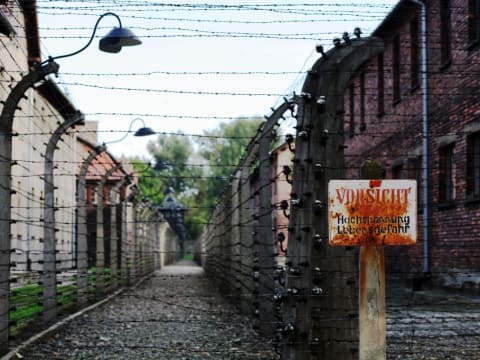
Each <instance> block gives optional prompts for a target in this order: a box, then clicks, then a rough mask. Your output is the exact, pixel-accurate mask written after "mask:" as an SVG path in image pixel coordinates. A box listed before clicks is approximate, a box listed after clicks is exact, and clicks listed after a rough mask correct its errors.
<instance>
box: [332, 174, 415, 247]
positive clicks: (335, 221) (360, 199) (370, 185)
mask: <svg viewBox="0 0 480 360" xmlns="http://www.w3.org/2000/svg"><path fill="white" fill-rule="evenodd" d="M328 216H329V241H330V245H339V246H362V245H411V244H415V243H416V241H417V183H416V181H415V180H331V181H330V182H329V183H328Z"/></svg>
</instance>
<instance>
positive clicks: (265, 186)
mask: <svg viewBox="0 0 480 360" xmlns="http://www.w3.org/2000/svg"><path fill="white" fill-rule="evenodd" d="M293 107H294V103H293V99H290V100H285V102H284V103H283V104H281V105H280V106H278V107H277V108H276V109H274V110H273V113H272V114H271V115H270V116H269V117H268V118H267V120H266V122H265V123H264V125H263V127H262V132H261V135H260V139H259V140H258V158H259V161H260V164H259V174H258V175H259V176H258V177H259V184H258V188H259V197H260V209H259V211H258V214H257V215H258V221H259V226H258V239H257V241H256V243H257V245H256V248H257V253H258V257H259V260H260V261H259V264H258V273H259V277H258V283H259V294H260V296H259V299H258V306H259V309H258V311H259V313H258V314H259V320H260V321H259V325H260V326H259V327H260V331H261V332H262V333H263V334H264V335H266V336H269V337H271V336H273V333H274V330H275V328H276V326H277V325H278V324H275V322H274V321H272V320H273V319H274V318H275V317H274V311H273V307H274V303H273V300H272V298H273V294H274V284H273V282H272V274H273V272H274V254H275V251H274V246H275V242H274V240H273V235H272V210H273V208H272V205H271V204H272V169H271V161H270V150H271V148H272V143H273V142H274V141H275V140H276V139H275V134H274V131H275V128H276V127H277V126H278V120H279V119H280V118H281V117H282V116H283V114H284V113H285V112H286V111H288V110H293Z"/></svg>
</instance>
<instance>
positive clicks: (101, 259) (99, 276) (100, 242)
mask: <svg viewBox="0 0 480 360" xmlns="http://www.w3.org/2000/svg"><path fill="white" fill-rule="evenodd" d="M121 167H122V166H121V165H120V164H118V165H115V166H112V167H111V168H110V169H108V171H107V172H106V173H105V174H104V175H103V177H102V180H101V181H100V183H99V184H98V186H97V236H96V238H97V249H96V262H95V264H96V266H95V267H96V269H97V272H96V276H95V278H96V281H95V284H96V285H95V298H97V299H99V298H102V297H103V295H104V292H105V273H104V272H105V245H104V227H103V226H104V224H103V221H104V219H103V209H104V205H103V201H104V194H103V189H104V188H105V184H106V183H107V181H108V178H109V177H110V176H111V175H112V174H113V173H114V172H115V171H116V170H118V169H120V168H121Z"/></svg>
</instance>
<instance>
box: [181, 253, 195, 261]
mask: <svg viewBox="0 0 480 360" xmlns="http://www.w3.org/2000/svg"><path fill="white" fill-rule="evenodd" d="M183 259H184V260H192V261H193V254H185V255H183Z"/></svg>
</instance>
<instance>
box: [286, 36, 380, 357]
mask: <svg viewBox="0 0 480 360" xmlns="http://www.w3.org/2000/svg"><path fill="white" fill-rule="evenodd" d="M383 49H384V44H383V41H382V40H381V39H378V38H364V39H352V40H350V41H349V42H347V43H344V44H339V45H338V46H336V47H335V48H333V49H331V50H330V51H329V52H327V53H326V54H324V55H323V57H322V58H321V59H320V60H318V61H317V62H316V63H315V65H314V66H313V68H312V70H311V71H310V72H309V74H308V76H307V78H306V80H305V83H304V86H303V89H302V99H301V101H300V104H299V109H298V112H297V113H298V118H297V122H298V125H297V139H296V144H295V166H294V174H293V187H292V207H291V212H290V229H291V232H292V233H293V237H294V239H295V240H293V241H289V243H288V260H289V264H290V275H289V276H288V277H287V286H288V290H287V291H289V293H290V294H295V296H289V297H288V299H287V302H286V304H284V308H285V312H284V316H285V320H286V321H287V324H286V326H285V331H284V341H283V343H284V346H283V352H282V356H283V357H282V358H284V359H307V358H309V356H310V355H309V354H312V353H313V354H315V356H316V357H318V358H321V359H325V360H329V359H331V360H337V359H357V358H358V316H357V314H358V305H357V295H356V283H357V282H356V275H355V274H356V264H355V256H354V252H353V251H352V250H349V249H346V248H339V247H336V248H334V247H331V246H329V245H328V227H329V222H328V216H327V199H328V193H327V189H328V181H329V180H330V179H333V178H337V179H339V178H344V176H345V175H344V168H345V164H344V155H343V149H344V148H343V136H344V135H343V133H344V128H343V101H344V100H343V94H344V91H345V87H346V86H347V83H348V81H349V80H350V77H351V75H352V74H353V73H354V72H355V71H357V70H358V69H359V67H361V66H362V65H363V64H364V63H365V62H366V61H368V60H369V59H370V58H372V57H373V56H375V55H377V54H379V53H380V52H382V51H383ZM294 195H295V196H296V198H295V201H293V196H294ZM324 274H325V275H324Z"/></svg>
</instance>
